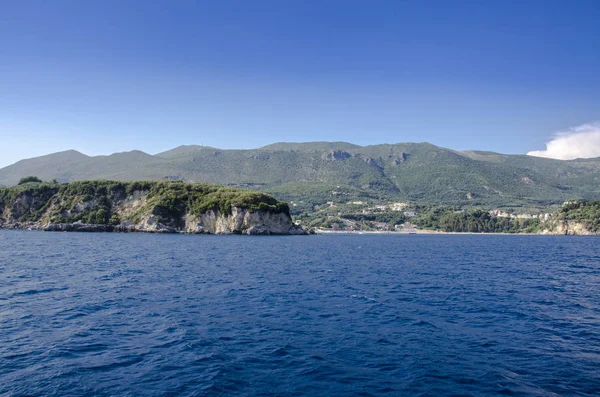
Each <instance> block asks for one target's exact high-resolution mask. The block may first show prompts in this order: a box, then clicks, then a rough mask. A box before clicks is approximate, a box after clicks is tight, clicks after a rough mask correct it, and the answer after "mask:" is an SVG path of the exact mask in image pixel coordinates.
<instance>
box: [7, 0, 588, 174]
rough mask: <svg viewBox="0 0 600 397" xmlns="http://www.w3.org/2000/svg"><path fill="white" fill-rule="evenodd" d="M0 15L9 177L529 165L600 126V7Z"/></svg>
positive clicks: (90, 5) (97, 9)
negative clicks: (218, 154) (183, 164)
mask: <svg viewBox="0 0 600 397" xmlns="http://www.w3.org/2000/svg"><path fill="white" fill-rule="evenodd" d="M0 10H1V12H0V138H1V141H2V145H1V146H0V166H3V165H7V164H10V163H12V162H15V161H17V160H19V159H21V158H27V157H32V156H36V155H41V154H47V153H51V152H54V151H58V150H65V149H71V148H73V149H77V150H80V151H82V152H84V153H87V154H108V153H112V152H117V151H125V150H132V149H141V150H144V151H147V152H149V153H156V152H160V151H163V150H167V149H169V148H172V147H175V146H178V145H180V144H204V145H209V146H215V147H220V148H255V147H259V146H262V145H265V144H269V143H272V142H276V141H314V140H327V141H348V142H353V143H357V144H363V145H366V144H377V143H395V142H422V141H428V142H431V143H433V144H436V145H439V146H444V147H449V148H452V149H457V150H463V149H481V150H492V151H498V152H504V153H527V152H529V151H533V150H540V149H544V147H545V144H546V143H547V142H548V141H550V140H552V139H553V138H555V137H554V135H553V134H555V133H556V132H559V131H569V129H572V128H576V127H577V126H580V125H582V124H587V125H597V124H592V123H594V122H597V121H599V120H600V74H599V72H598V71H599V70H600V24H599V23H598V20H599V17H600V1H597V0H589V1H586V0H576V1H552V0H546V1H528V0H523V1H428V0H422V1H412V0H404V1H403V0H395V1H376V0H371V1H349V0H344V1H333V0H331V1H312V0H304V1H293V0H278V1H260V0H256V1H227V0H223V1H184V0H173V1H127V0H119V1H112V0H102V1H100V0H97V1H94V0H90V1H62V0H55V1H28V0H19V1H12V0H0ZM588 132H589V131H588ZM592 132H593V131H592ZM598 155H600V153H599V154H598Z"/></svg>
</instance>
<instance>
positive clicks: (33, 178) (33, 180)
mask: <svg viewBox="0 0 600 397" xmlns="http://www.w3.org/2000/svg"><path fill="white" fill-rule="evenodd" d="M41 182H42V180H41V179H40V178H38V177H37V176H26V177H25V178H21V180H20V181H19V185H24V184H26V183H41Z"/></svg>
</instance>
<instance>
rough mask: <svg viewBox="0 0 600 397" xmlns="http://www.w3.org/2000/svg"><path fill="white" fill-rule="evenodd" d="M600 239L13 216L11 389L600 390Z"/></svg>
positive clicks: (185, 392)
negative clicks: (64, 224) (226, 230)
mask: <svg viewBox="0 0 600 397" xmlns="http://www.w3.org/2000/svg"><path fill="white" fill-rule="evenodd" d="M599 243H600V240H599V239H598V238H596V237H568V236H518V235H514V236H512V235H333V236H332V235H316V236H277V237H276V236H207V235H159V234H116V233H114V234H111V233H98V234H93V233H90V234H87V233H50V232H36V231H8V230H5V231H1V230H0V396H499V395H508V396H595V395H600V244H599Z"/></svg>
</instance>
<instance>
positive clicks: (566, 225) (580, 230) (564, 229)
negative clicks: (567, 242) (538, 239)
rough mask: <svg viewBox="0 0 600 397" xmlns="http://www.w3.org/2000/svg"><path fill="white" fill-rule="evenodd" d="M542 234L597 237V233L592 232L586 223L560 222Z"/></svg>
mask: <svg viewBox="0 0 600 397" xmlns="http://www.w3.org/2000/svg"><path fill="white" fill-rule="evenodd" d="M542 234H555V235H568V236H596V235H598V233H597V232H594V231H592V230H590V227H589V225H587V224H586V223H585V222H578V221H559V222H556V223H554V224H552V225H551V226H550V227H549V228H547V229H545V230H543V231H542Z"/></svg>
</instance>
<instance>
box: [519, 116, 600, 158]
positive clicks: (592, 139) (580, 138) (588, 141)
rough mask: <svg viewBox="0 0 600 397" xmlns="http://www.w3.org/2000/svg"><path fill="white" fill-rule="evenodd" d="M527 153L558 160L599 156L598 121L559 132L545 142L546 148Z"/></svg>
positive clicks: (599, 132) (599, 126)
mask: <svg viewBox="0 0 600 397" xmlns="http://www.w3.org/2000/svg"><path fill="white" fill-rule="evenodd" d="M527 154H528V155H529V156H536V157H547V158H551V159H558V160H572V159H577V158H592V157H600V123H592V124H584V125H580V126H578V127H574V128H571V129H570V130H569V131H565V132H559V133H558V134H556V135H555V136H554V138H553V139H552V140H551V141H550V142H548V143H546V150H535V151H533V152H529V153H527Z"/></svg>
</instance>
